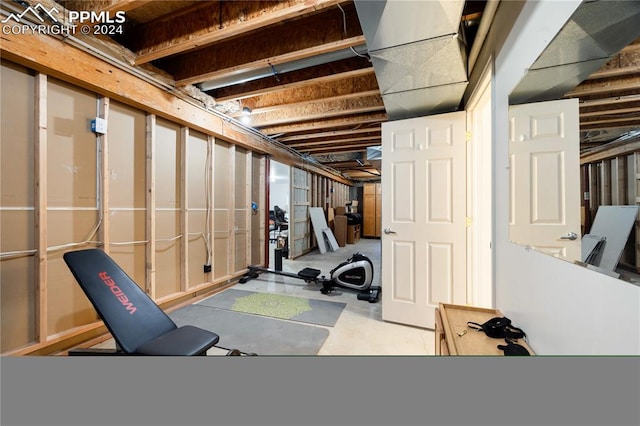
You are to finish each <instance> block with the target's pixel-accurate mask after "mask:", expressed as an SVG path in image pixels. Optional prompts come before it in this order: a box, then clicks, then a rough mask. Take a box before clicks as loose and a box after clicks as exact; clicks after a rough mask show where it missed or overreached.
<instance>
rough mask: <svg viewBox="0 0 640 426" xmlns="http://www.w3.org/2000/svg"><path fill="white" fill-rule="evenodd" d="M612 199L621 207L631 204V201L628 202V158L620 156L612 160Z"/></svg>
mask: <svg viewBox="0 0 640 426" xmlns="http://www.w3.org/2000/svg"><path fill="white" fill-rule="evenodd" d="M612 163H613V164H612V173H613V176H612V181H613V188H612V197H613V200H612V201H613V204H617V205H619V206H622V205H626V204H627V203H630V202H631V200H627V185H626V182H627V179H626V177H627V161H626V157H624V156H618V157H616V158H615V159H614V160H612Z"/></svg>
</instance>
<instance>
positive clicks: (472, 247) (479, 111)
mask: <svg viewBox="0 0 640 426" xmlns="http://www.w3.org/2000/svg"><path fill="white" fill-rule="evenodd" d="M492 78H493V61H492V60H490V61H489V62H488V65H487V66H486V68H485V69H484V71H483V72H482V76H481V77H480V79H479V81H478V84H477V86H476V88H475V90H474V92H473V93H472V95H471V97H470V99H469V103H468V106H467V109H466V110H467V132H468V133H467V135H468V136H467V218H468V219H467V303H469V304H471V305H473V306H478V307H484V308H494V307H495V296H494V285H493V264H494V258H493V250H492V240H493V179H492V173H493V159H492V149H491V148H492V143H491V142H492V140H493V128H492V123H493V120H492V117H493V89H492V87H493V86H492Z"/></svg>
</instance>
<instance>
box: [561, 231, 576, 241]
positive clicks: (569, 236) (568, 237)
mask: <svg viewBox="0 0 640 426" xmlns="http://www.w3.org/2000/svg"><path fill="white" fill-rule="evenodd" d="M577 238H578V234H576V233H575V232H569V233H568V234H564V235H563V236H562V237H560V239H561V240H575V239H577Z"/></svg>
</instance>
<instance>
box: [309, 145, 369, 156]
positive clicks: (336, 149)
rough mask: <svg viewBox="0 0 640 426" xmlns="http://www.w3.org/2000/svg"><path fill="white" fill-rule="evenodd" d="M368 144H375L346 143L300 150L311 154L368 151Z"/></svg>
mask: <svg viewBox="0 0 640 426" xmlns="http://www.w3.org/2000/svg"><path fill="white" fill-rule="evenodd" d="M368 146H373V145H345V146H336V147H330V148H324V149H320V148H316V149H313V150H310V151H304V150H301V151H299V152H302V153H305V154H310V155H313V154H338V153H340V154H344V153H347V152H366V151H367V147H368Z"/></svg>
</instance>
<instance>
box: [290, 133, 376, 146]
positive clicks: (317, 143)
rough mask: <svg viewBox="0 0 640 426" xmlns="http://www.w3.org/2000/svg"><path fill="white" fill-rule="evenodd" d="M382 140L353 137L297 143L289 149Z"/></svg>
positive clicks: (369, 137)
mask: <svg viewBox="0 0 640 426" xmlns="http://www.w3.org/2000/svg"><path fill="white" fill-rule="evenodd" d="M380 140H382V135H379V136H378V137H371V136H364V137H360V138H358V137H353V138H345V139H328V140H323V141H315V142H297V143H292V144H287V146H288V147H290V148H294V149H298V148H306V147H312V146H321V145H329V144H341V143H345V142H360V141H378V142H380Z"/></svg>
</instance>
